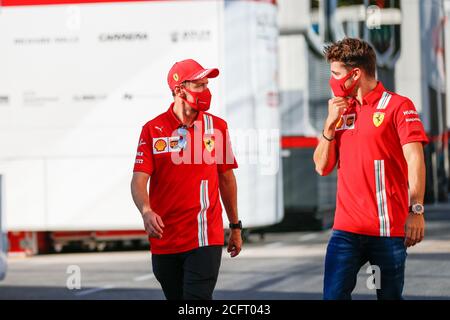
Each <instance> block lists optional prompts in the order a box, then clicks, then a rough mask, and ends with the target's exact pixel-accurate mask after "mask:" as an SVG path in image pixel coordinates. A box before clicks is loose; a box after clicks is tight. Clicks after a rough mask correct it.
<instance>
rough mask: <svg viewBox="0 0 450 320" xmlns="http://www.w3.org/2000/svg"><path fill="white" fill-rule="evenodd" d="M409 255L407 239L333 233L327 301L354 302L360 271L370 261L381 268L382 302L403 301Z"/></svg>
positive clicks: (327, 268)
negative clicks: (353, 293)
mask: <svg viewBox="0 0 450 320" xmlns="http://www.w3.org/2000/svg"><path fill="white" fill-rule="evenodd" d="M406 256H407V253H406V247H405V244H404V238H398V237H397V238H395V237H393V238H387V237H372V236H365V235H359V234H355V233H350V232H344V231H338V230H333V233H332V235H331V238H330V241H329V242H328V248H327V254H326V258H325V277H324V287H323V298H324V300H351V298H352V296H351V294H352V291H353V289H354V288H355V285H356V278H357V275H358V272H359V270H360V269H361V267H362V266H363V265H365V264H366V263H367V262H369V263H370V265H372V266H378V267H379V268H380V274H379V276H380V281H379V283H378V285H377V289H376V290H377V298H378V300H402V299H403V298H402V292H403V284H404V278H405V262H406ZM374 269H375V268H374ZM364 271H365V270H364ZM370 276H371V274H367V278H369V277H370ZM374 278H375V279H376V278H377V277H376V276H373V277H372V279H374ZM378 288H379V289H378Z"/></svg>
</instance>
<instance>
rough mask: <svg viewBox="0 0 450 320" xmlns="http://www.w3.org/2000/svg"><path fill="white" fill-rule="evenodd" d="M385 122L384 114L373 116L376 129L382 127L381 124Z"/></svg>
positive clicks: (379, 113) (378, 113)
mask: <svg viewBox="0 0 450 320" xmlns="http://www.w3.org/2000/svg"><path fill="white" fill-rule="evenodd" d="M383 121H384V113H383V112H375V113H374V114H373V124H374V125H375V127H377V128H378V127H379V126H381V124H382V123H383Z"/></svg>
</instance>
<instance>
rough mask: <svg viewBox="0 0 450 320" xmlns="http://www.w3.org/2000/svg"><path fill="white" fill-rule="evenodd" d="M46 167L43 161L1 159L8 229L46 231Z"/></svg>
mask: <svg viewBox="0 0 450 320" xmlns="http://www.w3.org/2000/svg"><path fill="white" fill-rule="evenodd" d="M45 168H46V164H45V161H43V160H33V159H30V160H15V161H0V174H1V175H2V176H3V209H4V213H5V217H4V222H5V228H6V230H8V231H14V230H17V231H20V230H45V227H46V220H47V219H46V216H45V205H46V198H45V186H46V182H45Z"/></svg>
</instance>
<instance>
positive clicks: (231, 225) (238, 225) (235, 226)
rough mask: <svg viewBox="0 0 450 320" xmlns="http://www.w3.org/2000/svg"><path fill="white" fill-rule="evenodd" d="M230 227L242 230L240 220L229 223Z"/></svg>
mask: <svg viewBox="0 0 450 320" xmlns="http://www.w3.org/2000/svg"><path fill="white" fill-rule="evenodd" d="M230 229H240V230H242V222H241V220H239V221H238V223H230Z"/></svg>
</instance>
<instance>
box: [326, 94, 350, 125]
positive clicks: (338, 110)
mask: <svg viewBox="0 0 450 320" xmlns="http://www.w3.org/2000/svg"><path fill="white" fill-rule="evenodd" d="M348 106H349V104H348V100H347V99H346V98H341V97H336V98H332V99H330V100H329V101H328V118H327V121H326V128H325V130H334V129H335V128H336V125H337V124H338V122H339V120H340V119H341V117H342V115H343V114H344V113H345V111H347V108H348Z"/></svg>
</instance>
